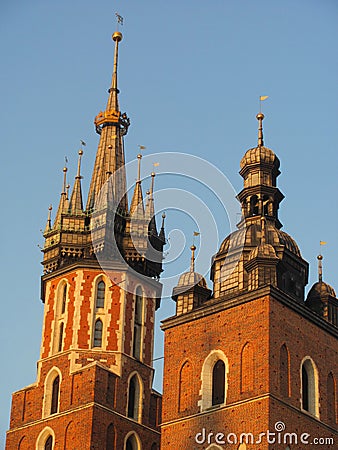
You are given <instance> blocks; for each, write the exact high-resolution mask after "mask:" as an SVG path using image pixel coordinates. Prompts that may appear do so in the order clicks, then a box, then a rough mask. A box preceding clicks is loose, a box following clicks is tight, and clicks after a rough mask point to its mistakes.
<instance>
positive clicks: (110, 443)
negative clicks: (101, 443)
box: [106, 423, 115, 450]
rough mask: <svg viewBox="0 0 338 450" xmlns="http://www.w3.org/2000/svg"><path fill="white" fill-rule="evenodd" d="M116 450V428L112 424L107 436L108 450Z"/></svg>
mask: <svg viewBox="0 0 338 450" xmlns="http://www.w3.org/2000/svg"><path fill="white" fill-rule="evenodd" d="M114 449H115V428H114V425H113V424H112V423H111V424H110V425H109V426H108V428H107V435H106V450H114Z"/></svg>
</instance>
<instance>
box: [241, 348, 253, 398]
mask: <svg viewBox="0 0 338 450" xmlns="http://www.w3.org/2000/svg"><path fill="white" fill-rule="evenodd" d="M253 386H254V349H253V345H252V344H251V343H250V342H247V343H246V344H245V345H244V346H243V348H242V353H241V393H245V392H252V391H253Z"/></svg>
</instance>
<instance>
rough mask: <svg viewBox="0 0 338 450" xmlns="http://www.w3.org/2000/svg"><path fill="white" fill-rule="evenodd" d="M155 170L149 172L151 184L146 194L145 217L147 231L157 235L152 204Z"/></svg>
mask: <svg viewBox="0 0 338 450" xmlns="http://www.w3.org/2000/svg"><path fill="white" fill-rule="evenodd" d="M155 176H156V174H155V172H151V184H150V190H149V196H148V203H147V208H146V217H147V219H148V220H149V231H150V232H151V233H152V234H156V235H157V227H156V220H155V206H154V183H155Z"/></svg>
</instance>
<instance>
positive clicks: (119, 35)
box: [112, 31, 122, 42]
mask: <svg viewBox="0 0 338 450" xmlns="http://www.w3.org/2000/svg"><path fill="white" fill-rule="evenodd" d="M112 39H113V41H117V42H121V41H122V33H120V32H119V31H115V33H114V34H113V35H112Z"/></svg>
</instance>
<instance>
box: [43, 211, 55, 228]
mask: <svg viewBox="0 0 338 450" xmlns="http://www.w3.org/2000/svg"><path fill="white" fill-rule="evenodd" d="M52 209H53V208H52V205H49V208H48V217H47V223H46V227H45V231H44V233H43V234H45V233H48V232H49V231H51V229H52Z"/></svg>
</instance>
